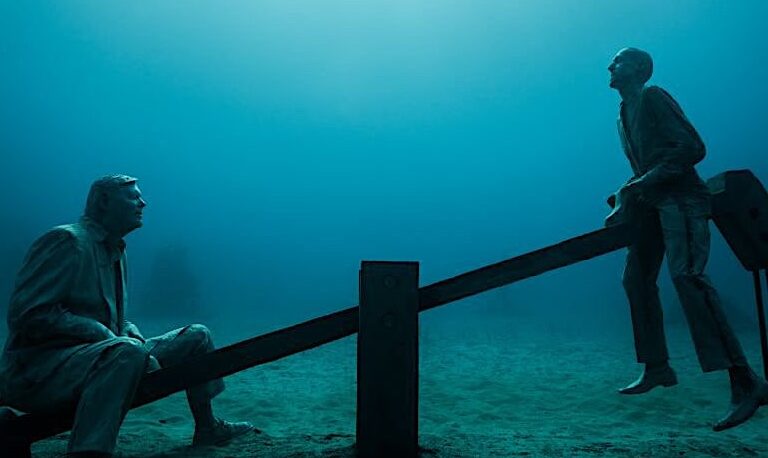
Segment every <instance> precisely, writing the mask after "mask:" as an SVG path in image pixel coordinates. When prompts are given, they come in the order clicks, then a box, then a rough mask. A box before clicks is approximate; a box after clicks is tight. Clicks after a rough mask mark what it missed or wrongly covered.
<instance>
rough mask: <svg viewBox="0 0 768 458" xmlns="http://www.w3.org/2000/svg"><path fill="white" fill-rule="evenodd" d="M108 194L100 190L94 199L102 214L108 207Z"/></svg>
mask: <svg viewBox="0 0 768 458" xmlns="http://www.w3.org/2000/svg"><path fill="white" fill-rule="evenodd" d="M109 199H110V197H109V194H107V193H106V192H100V193H99V197H98V198H97V199H96V208H98V209H99V213H101V214H102V215H103V214H104V213H106V212H107V209H108V208H109Z"/></svg>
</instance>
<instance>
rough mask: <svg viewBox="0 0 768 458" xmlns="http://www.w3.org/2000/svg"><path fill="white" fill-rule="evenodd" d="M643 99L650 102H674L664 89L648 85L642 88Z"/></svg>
mask: <svg viewBox="0 0 768 458" xmlns="http://www.w3.org/2000/svg"><path fill="white" fill-rule="evenodd" d="M643 98H644V99H651V100H674V98H673V97H672V96H671V95H670V93H669V92H667V90H666V89H664V88H662V87H660V86H656V85H649V86H646V87H645V88H643Z"/></svg>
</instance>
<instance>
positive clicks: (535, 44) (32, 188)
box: [0, 0, 768, 359]
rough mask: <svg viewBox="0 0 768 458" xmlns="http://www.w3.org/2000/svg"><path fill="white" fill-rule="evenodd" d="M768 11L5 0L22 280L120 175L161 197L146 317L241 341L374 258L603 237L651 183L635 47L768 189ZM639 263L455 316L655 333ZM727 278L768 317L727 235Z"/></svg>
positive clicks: (2, 53)
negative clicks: (99, 189)
mask: <svg viewBox="0 0 768 458" xmlns="http://www.w3.org/2000/svg"><path fill="white" fill-rule="evenodd" d="M766 17H768V3H766V2H763V1H759V0H755V1H739V2H729V3H726V2H722V1H700V0H678V1H660V0H653V1H639V0H633V1H621V2H603V1H579V2H576V1H565V0H559V1H555V0H550V1H534V0H517V1H501V0H499V1H472V2H468V1H467V2H460V1H421V0H388V1H366V2H351V1H347V2H344V1H336V0H327V1H323V2H316V1H309V0H305V1H264V2H249V1H233V2H226V3H221V2H201V1H190V2H170V1H169V2H162V3H159V4H156V3H152V4H148V3H140V2H96V1H71V2H56V3H52V2H33V1H24V2H14V1H10V0H2V1H0V63H1V65H0V178H1V179H2V184H3V187H4V192H3V193H0V215H2V221H1V223H2V224H0V231H1V232H0V235H1V236H0V297H6V298H7V297H8V296H9V294H10V291H11V289H12V284H13V275H14V273H15V271H16V269H17V268H18V266H19V264H20V263H21V260H22V258H23V255H24V253H25V251H26V249H27V247H28V246H29V244H30V243H31V241H32V240H33V239H34V238H35V237H36V236H37V235H39V234H40V233H41V232H42V231H44V230H46V229H47V228H49V227H51V226H53V225H56V224H61V223H66V222H70V221H73V220H75V219H76V218H77V217H78V216H79V214H80V213H81V212H82V208H83V206H84V203H85V195H86V193H87V189H88V186H89V185H90V182H91V181H92V180H93V179H94V178H96V177H98V176H100V175H102V174H106V173H115V172H120V173H127V174H131V175H133V176H136V177H138V178H139V185H140V186H141V188H142V189H143V191H144V193H145V195H146V198H147V200H148V202H149V207H148V208H147V210H146V212H145V226H144V227H143V228H141V229H140V230H138V231H136V232H135V233H133V234H131V235H129V237H128V239H127V242H128V247H129V248H128V250H129V258H130V259H129V263H130V267H129V269H130V279H131V280H130V285H129V291H130V293H131V311H130V312H129V314H131V315H132V316H133V317H134V318H135V319H134V321H137V322H138V323H139V324H140V325H141V326H142V327H145V328H147V329H150V330H155V329H158V330H159V329H161V328H163V327H165V326H167V325H172V324H177V323H178V324H183V323H186V322H189V321H205V322H207V323H210V324H211V327H214V328H218V329H224V330H226V332H225V333H224V332H222V335H224V336H225V337H223V338H222V339H220V340H222V341H223V343H224V342H231V341H234V340H237V339H240V338H245V337H247V336H249V335H253V334H257V333H260V332H264V331H267V330H271V329H276V328H279V327H281V326H285V325H289V324H293V323H294V322H296V321H299V320H304V319H308V318H312V317H315V316H318V315H321V314H325V313H329V312H332V311H335V310H337V309H340V308H344V307H348V306H350V305H353V304H355V303H356V302H357V294H358V291H357V272H358V269H359V263H360V261H361V260H363V259H376V260H415V261H420V262H421V278H422V283H423V284H426V283H431V282H433V281H437V280H440V279H442V278H445V277H448V276H451V275H455V274H458V273H461V272H463V271H466V270H469V269H472V268H476V267H479V266H481V265H483V264H487V263H491V262H496V261H499V260H502V259H505V258H507V257H511V256H513V255H517V254H521V253H523V252H526V251H530V250H533V249H536V248H539V247H541V246H544V245H548V244H551V243H555V242H557V241H559V240H561V239H564V238H568V237H572V236H574V235H577V234H580V233H582V232H586V231H590V230H593V229H597V228H599V227H600V226H601V224H602V220H603V217H604V216H605V214H606V212H607V207H606V205H605V202H604V199H605V197H606V196H607V195H608V194H609V193H611V192H613V191H614V190H615V189H616V188H617V187H618V186H619V185H620V184H622V183H623V182H624V181H625V180H626V178H627V177H628V176H629V175H630V169H629V164H628V163H627V162H626V159H625V157H624V156H623V154H622V152H621V150H620V146H619V141H618V138H617V134H616V129H615V118H616V115H617V107H618V101H619V100H618V95H617V94H616V93H615V92H614V91H612V90H611V89H609V88H608V72H607V70H606V67H607V65H608V63H609V61H610V59H611V58H612V56H613V54H614V53H615V52H616V51H617V50H618V49H620V48H622V47H624V46H636V47H640V48H643V49H646V50H648V51H649V52H651V54H652V55H653V56H654V59H655V64H656V67H655V68H656V71H655V74H654V77H653V79H652V83H654V84H659V85H661V86H663V87H665V88H666V89H667V90H669V91H670V92H671V93H672V94H673V95H674V96H675V97H676V98H677V100H678V101H679V102H680V104H681V105H682V107H683V108H684V110H685V111H686V113H687V115H688V116H689V118H690V119H691V120H692V122H693V123H694V125H695V126H696V127H697V129H698V130H699V132H700V133H701V135H702V137H703V138H704V140H705V142H706V144H707V147H708V156H707V158H706V159H705V161H704V162H703V163H702V164H700V166H699V171H700V173H701V175H702V176H704V177H710V176H712V175H714V174H716V173H719V172H721V171H723V170H726V169H741V168H749V169H751V170H753V171H754V172H755V174H756V175H757V176H758V177H759V178H761V179H762V180H763V181H764V182H768V163H767V162H766V160H765V146H764V130H765V120H766V119H768V87H767V86H766V84H765V81H768V63H766V62H768V46H766V44H765V43H766V42H768V41H767V40H766V38H768V37H767V35H768V33H767V32H766V31H765V18H766ZM180 253H183V254H180ZM169 259H171V260H176V261H169ZM622 265H623V254H622V253H613V254H610V255H607V256H605V257H603V258H600V259H596V260H593V261H590V262H588V263H585V264H583V265H579V266H574V267H572V268H569V269H566V270H563V271H559V272H553V273H550V274H547V275H544V276H542V277H539V278H535V279H532V280H530V281H526V282H523V283H520V284H516V285H512V286H509V287H506V288H503V289H500V290H497V291H493V292H490V293H488V294H486V295H483V296H480V297H478V298H473V299H469V300H467V301H464V302H463V303H460V304H454V305H451V306H447V307H446V309H445V310H444V311H443V310H441V311H440V312H435V313H436V314H438V313H439V314H438V315H435V316H438V317H440V316H444V317H446V319H449V318H450V319H451V320H455V319H463V318H469V317H473V318H476V317H478V316H481V317H482V316H506V315H508V314H522V313H524V314H525V316H526V317H527V319H530V320H533V321H536V322H539V323H542V322H543V323H545V324H547V325H550V326H557V327H558V329H571V330H582V331H583V332H584V333H586V334H589V333H602V332H604V331H607V330H610V331H611V332H620V333H625V332H626V333H629V332H630V322H629V314H628V310H627V305H626V303H625V299H624V297H623V291H622V289H621V284H620V275H621V268H622ZM709 273H710V274H711V276H712V278H713V280H714V282H715V284H716V285H717V286H718V287H719V289H720V291H721V293H722V296H723V298H724V301H725V303H726V307H727V309H728V310H729V313H730V314H731V315H732V316H733V320H734V321H737V322H739V323H741V324H743V326H744V327H747V328H750V329H751V328H752V327H753V326H754V312H753V305H752V303H753V302H752V301H753V298H752V297H753V296H752V294H753V293H752V290H751V279H750V277H749V275H748V274H747V273H745V272H744V271H743V270H742V269H741V267H740V266H739V265H738V263H737V261H736V259H735V258H734V256H733V255H732V254H731V253H730V252H729V250H728V249H727V247H726V246H725V244H724V243H723V241H722V239H721V238H720V236H719V235H718V234H717V233H716V232H715V233H714V239H713V250H712V256H711V261H710V265H709ZM159 279H160V280H159ZM660 284H661V288H662V290H661V294H662V299H663V300H664V302H665V305H666V306H667V307H668V308H669V312H668V316H669V317H670V318H669V319H670V320H672V321H674V320H681V319H682V318H681V312H680V310H679V306H678V304H677V301H676V298H675V295H674V291H673V289H672V287H671V284H670V282H669V281H668V280H667V279H666V273H665V272H663V273H662V280H661V282H660ZM188 285H194V287H189V286H188ZM5 302H6V301H5V300H3V301H2V302H1V303H0V310H4V307H5ZM750 345H752V344H751V343H750ZM691 351H692V349H691ZM632 357H633V355H631V354H627V358H628V359H631V358H632Z"/></svg>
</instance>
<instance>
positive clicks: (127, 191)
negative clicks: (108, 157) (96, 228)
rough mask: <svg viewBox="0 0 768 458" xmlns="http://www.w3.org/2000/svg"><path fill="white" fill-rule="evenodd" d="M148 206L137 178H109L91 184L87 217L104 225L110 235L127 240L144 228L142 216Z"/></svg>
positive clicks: (115, 176) (86, 206) (109, 176)
mask: <svg viewBox="0 0 768 458" xmlns="http://www.w3.org/2000/svg"><path fill="white" fill-rule="evenodd" d="M146 206H147V203H146V202H145V201H144V199H143V198H142V196H141V191H140V190H139V187H138V185H137V184H136V178H133V177H129V176H127V175H107V176H104V177H101V178H99V179H98V180H96V181H94V182H93V184H92V185H91V190H90V191H89V192H88V200H87V202H86V204H85V216H87V217H89V218H91V219H93V220H94V221H96V222H97V223H99V224H100V225H102V226H103V227H104V229H106V230H107V232H109V234H110V235H112V236H115V237H123V236H125V235H126V234H128V233H129V232H131V231H132V230H134V229H137V228H139V227H141V225H142V221H141V218H142V215H141V213H142V211H143V210H144V207H146Z"/></svg>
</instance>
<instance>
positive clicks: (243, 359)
mask: <svg viewBox="0 0 768 458" xmlns="http://www.w3.org/2000/svg"><path fill="white" fill-rule="evenodd" d="M630 240H631V228H630V227H629V226H628V225H618V226H614V227H611V228H606V229H600V230H597V231H593V232H589V233H586V234H583V235H580V236H578V237H574V238H571V239H568V240H565V241H563V242H560V243H557V244H555V245H550V246H548V247H545V248H542V249H539V250H536V251H532V252H529V253H527V254H523V255H521V256H517V257H514V258H511V259H508V260H506V261H502V262H499V263H496V264H491V265H488V266H485V267H481V268H479V269H476V270H473V271H470V272H466V273H464V274H461V275H458V276H455V277H452V278H449V279H446V280H442V281H439V282H437V283H433V284H431V285H427V286H423V287H421V288H419V311H424V310H429V309H431V308H435V307H438V306H440V305H444V304H447V303H450V302H453V301H456V300H459V299H463V298H466V297H469V296H472V295H475V294H479V293H482V292H485V291H488V290H491V289H494V288H498V287H500V286H504V285H507V284H509V283H513V282H515V281H519V280H523V279H526V278H530V277H533V276H536V275H539V274H542V273H545V272H548V271H551V270H554V269H558V268H561V267H565V266H568V265H571V264H575V263H578V262H581V261H584V260H587V259H591V258H594V257H597V256H600V255H603V254H606V253H609V252H611V251H615V250H618V249H620V248H623V247H626V246H628V245H629V243H630ZM357 330H358V308H357V306H355V307H350V308H347V309H344V310H341V311H338V312H335V313H331V314H329V315H325V316H322V317H319V318H315V319H312V320H309V321H305V322H303V323H299V324H296V325H293V326H290V327H287V328H283V329H280V330H277V331H273V332H270V333H267V334H263V335H260V336H257V337H253V338H251V339H248V340H244V341H242V342H238V343H235V344H233V345H229V346H226V347H222V348H219V349H217V350H215V351H213V352H211V353H207V354H205V355H199V356H196V357H193V358H190V359H189V360H188V361H186V362H184V363H182V364H179V365H176V366H171V367H167V368H163V369H161V370H158V371H156V372H152V373H150V374H147V375H146V376H145V377H144V379H143V380H142V383H141V385H140V386H139V390H138V393H137V396H136V398H135V400H134V403H133V406H132V408H133V407H139V406H142V405H144V404H148V403H150V402H153V401H156V400H158V399H161V398H164V397H166V396H169V395H171V394H173V393H176V392H178V391H182V390H184V389H186V388H188V387H191V386H195V385H198V384H200V383H203V382H206V381H209V380H212V379H215V378H219V377H225V376H227V375H231V374H234V373H237V372H240V371H243V370H245V369H248V368H251V367H254V366H258V365H260V364H264V363H269V362H272V361H275V360H278V359H280V358H284V357H286V356H290V355H293V354H296V353H299V352H302V351H305V350H309V349H311V348H315V347H318V346H320V345H323V344H326V343H329V342H333V341H335V340H338V339H341V338H343V337H347V336H350V335H352V334H354V333H356V332H357ZM5 423H6V425H5V426H4V428H3V429H4V431H3V432H2V435H3V436H5V437H6V438H8V437H13V438H14V440H15V441H20V442H34V441H37V440H41V439H44V438H46V437H50V436H52V435H55V434H58V433H61V432H64V431H66V430H68V429H69V428H70V427H71V423H72V418H71V415H64V414H62V415H58V416H57V415H32V414H25V415H22V416H20V417H18V418H15V419H14V420H13V421H12V422H5ZM9 423H10V424H9Z"/></svg>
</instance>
